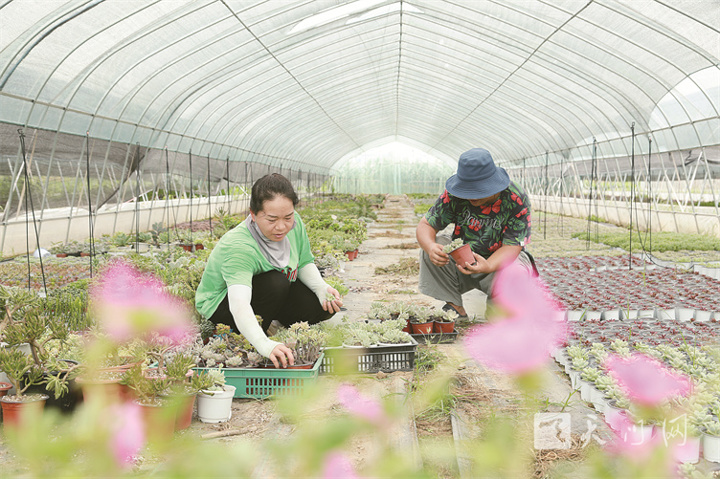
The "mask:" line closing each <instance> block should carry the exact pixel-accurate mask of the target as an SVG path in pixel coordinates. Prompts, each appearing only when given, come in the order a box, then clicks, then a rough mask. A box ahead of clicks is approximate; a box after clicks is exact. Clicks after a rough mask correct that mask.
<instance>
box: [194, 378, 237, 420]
mask: <svg viewBox="0 0 720 479" xmlns="http://www.w3.org/2000/svg"><path fill="white" fill-rule="evenodd" d="M234 396H235V386H228V385H225V390H224V391H205V390H203V391H200V392H199V393H198V395H197V414H198V419H200V420H201V421H202V422H206V423H218V422H227V421H229V420H230V417H231V416H232V400H233V397H234Z"/></svg>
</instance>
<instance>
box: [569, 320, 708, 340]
mask: <svg viewBox="0 0 720 479" xmlns="http://www.w3.org/2000/svg"><path fill="white" fill-rule="evenodd" d="M569 324H570V341H569V342H570V344H578V343H580V344H583V345H585V346H589V345H590V344H593V343H601V344H609V343H610V342H612V341H614V340H616V339H622V340H627V341H631V342H633V343H634V342H644V343H647V344H650V345H652V346H655V345H659V344H671V345H674V346H680V345H683V344H692V345H697V346H702V345H710V344H715V343H716V342H717V340H718V338H720V321H708V322H698V321H687V322H684V321H666V320H658V319H653V318H644V319H635V320H632V321H603V320H587V321H579V322H573V323H569Z"/></svg>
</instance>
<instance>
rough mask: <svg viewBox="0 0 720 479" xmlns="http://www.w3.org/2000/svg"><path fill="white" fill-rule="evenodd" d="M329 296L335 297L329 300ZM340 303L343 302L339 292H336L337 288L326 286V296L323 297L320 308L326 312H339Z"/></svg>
mask: <svg viewBox="0 0 720 479" xmlns="http://www.w3.org/2000/svg"><path fill="white" fill-rule="evenodd" d="M330 296H332V297H333V298H335V299H333V300H330V299H329V298H330ZM342 305H343V302H342V299H341V298H340V293H338V290H337V289H335V288H333V287H331V286H328V288H327V296H326V297H325V301H323V302H322V308H323V309H324V310H325V311H327V312H328V313H339V312H340V308H341V307H342Z"/></svg>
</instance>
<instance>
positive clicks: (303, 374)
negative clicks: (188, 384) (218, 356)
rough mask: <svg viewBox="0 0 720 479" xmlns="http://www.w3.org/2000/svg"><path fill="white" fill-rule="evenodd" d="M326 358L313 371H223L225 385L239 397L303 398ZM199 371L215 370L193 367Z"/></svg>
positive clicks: (248, 369) (226, 369) (258, 369)
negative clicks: (305, 389) (309, 383)
mask: <svg viewBox="0 0 720 479" xmlns="http://www.w3.org/2000/svg"><path fill="white" fill-rule="evenodd" d="M323 360H324V355H323V354H320V357H319V358H318V360H317V361H315V364H314V365H313V367H312V369H274V368H223V369H222V371H223V373H224V374H225V383H226V384H228V385H230V386H235V396H234V397H236V398H242V399H267V398H269V397H273V396H300V395H302V394H303V390H304V388H305V385H306V384H307V383H308V382H311V381H314V380H316V379H317V377H318V373H319V371H320V368H321V366H322V364H323ZM193 369H194V370H195V371H198V372H200V371H209V370H210V369H214V368H193Z"/></svg>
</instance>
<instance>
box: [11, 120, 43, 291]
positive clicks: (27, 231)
mask: <svg viewBox="0 0 720 479" xmlns="http://www.w3.org/2000/svg"><path fill="white" fill-rule="evenodd" d="M18 134H19V135H20V151H21V153H22V159H23V173H24V175H25V192H26V194H25V247H26V248H27V251H28V254H27V271H28V291H30V290H31V289H32V288H31V282H30V279H31V276H32V273H31V271H30V255H31V254H32V253H30V219H29V217H28V215H29V212H30V211H31V210H32V217H33V221H32V222H33V229H34V230H35V243H36V245H37V252H38V257H39V258H40V274H41V275H42V283H43V291H44V292H45V297H47V284H46V282H45V266H44V265H43V255H42V251H41V250H40V235H39V234H38V228H37V220H36V218H35V206H34V205H33V200H32V191H31V190H30V176H29V174H28V164H27V157H26V155H25V134H24V133H23V131H22V129H21V128H18Z"/></svg>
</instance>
